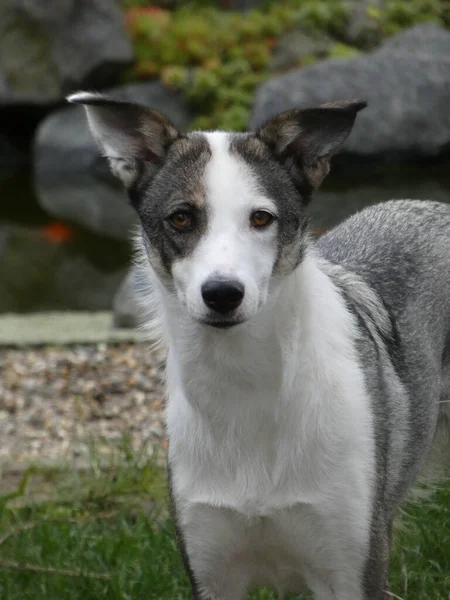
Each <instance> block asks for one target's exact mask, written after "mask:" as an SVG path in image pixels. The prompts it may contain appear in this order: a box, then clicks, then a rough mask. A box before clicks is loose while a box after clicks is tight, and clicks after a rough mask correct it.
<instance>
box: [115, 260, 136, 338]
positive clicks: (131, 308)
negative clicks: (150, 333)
mask: <svg viewBox="0 0 450 600" xmlns="http://www.w3.org/2000/svg"><path fill="white" fill-rule="evenodd" d="M136 277H137V275H136V271H135V270H134V269H133V268H132V269H130V271H129V272H128V274H127V276H126V277H125V279H124V280H123V281H122V283H121V285H120V287H119V289H118V290H117V293H116V295H115V296H114V301H113V327H118V328H125V329H137V328H138V327H139V326H140V325H142V308H141V306H140V304H139V302H138V300H137V296H138V292H137V290H136Z"/></svg>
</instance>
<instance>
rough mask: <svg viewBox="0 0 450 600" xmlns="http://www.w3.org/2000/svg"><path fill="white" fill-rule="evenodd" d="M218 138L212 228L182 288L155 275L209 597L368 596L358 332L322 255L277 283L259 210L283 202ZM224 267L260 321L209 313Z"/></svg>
mask: <svg viewBox="0 0 450 600" xmlns="http://www.w3.org/2000/svg"><path fill="white" fill-rule="evenodd" d="M209 140H210V144H211V147H212V149H213V155H212V159H211V162H210V165H209V167H208V168H207V171H206V181H207V188H208V196H207V202H208V203H209V208H210V213H211V217H210V218H211V222H210V225H209V230H208V232H207V234H206V235H205V238H204V239H203V240H202V241H201V242H200V245H199V247H198V249H197V250H196V251H195V252H194V253H193V254H192V255H191V256H189V257H188V258H187V259H184V260H183V261H182V264H181V263H180V264H179V265H177V266H176V267H175V268H174V274H175V282H176V288H177V295H174V294H173V293H172V292H170V291H168V290H167V289H166V288H164V286H161V285H160V284H159V282H158V281H157V279H155V281H154V282H153V286H154V290H153V294H154V297H155V300H156V302H157V304H158V307H159V311H160V312H159V318H160V320H161V322H162V324H163V329H164V336H165V340H166V343H167V345H168V349H169V352H168V361H167V386H168V405H167V429H168V434H169V440H170V446H169V448H170V450H169V461H170V465H171V470H172V477H173V480H172V483H173V492H174V496H175V499H176V504H177V512H178V517H179V520H180V525H181V530H182V532H183V536H184V538H185V542H186V547H187V552H188V555H189V560H190V562H191V565H192V567H193V570H194V572H195V574H196V576H197V577H198V579H199V581H200V584H201V590H202V592H203V593H204V594H205V598H208V600H209V599H211V598H213V599H214V600H240V599H243V598H245V597H246V594H247V591H248V589H249V588H250V587H252V586H256V585H268V586H271V587H273V588H275V589H277V590H278V591H279V592H280V593H283V592H284V591H287V590H289V591H294V592H297V591H302V590H303V589H304V588H305V586H307V587H309V588H310V589H311V590H312V591H313V592H314V593H315V597H316V599H317V600H360V599H362V597H363V596H362V589H361V581H362V570H363V566H364V563H365V561H366V559H367V552H368V547H369V527H370V512H371V502H372V494H373V480H374V440H373V433H372V432H373V427H372V417H371V410H370V405H369V398H368V395H367V392H366V389H365V384H364V380H363V374H362V371H361V369H360V367H359V365H358V362H357V355H356V350H355V338H356V336H357V328H356V326H355V323H354V321H353V317H352V315H351V314H350V313H349V311H348V310H347V308H346V307H345V304H344V302H343V300H342V298H341V296H340V294H339V292H338V291H337V289H336V288H335V287H334V285H333V283H332V281H331V279H330V278H329V277H328V275H326V274H325V272H324V270H323V269H322V268H321V265H320V262H319V261H318V260H317V259H316V257H315V256H314V254H313V253H312V252H309V253H308V254H307V255H306V257H305V258H304V260H303V262H302V264H301V265H300V267H299V268H297V269H296V271H294V272H293V273H292V274H291V275H289V276H286V277H283V278H281V279H280V280H279V281H277V282H275V283H274V282H270V271H271V269H272V267H273V262H274V260H275V257H276V251H275V241H276V236H275V235H274V231H275V230H274V231H273V232H272V233H271V232H269V231H267V232H265V233H263V232H256V231H252V230H249V229H248V217H249V214H250V212H251V210H256V209H258V208H266V209H268V210H270V211H275V210H276V207H274V206H272V205H271V203H270V201H269V200H268V199H267V198H265V197H264V196H263V195H261V193H260V192H259V191H258V190H257V188H256V187H255V182H254V180H253V179H252V176H251V173H249V172H248V171H247V172H246V171H245V166H244V165H242V164H240V163H239V162H237V161H236V160H235V159H232V158H231V157H230V156H229V155H228V153H227V152H226V151H225V150H224V146H223V141H224V138H221V137H220V136H219V135H216V134H209ZM260 234H262V235H261V237H258V236H259V235H260ZM146 269H147V271H148V265H147V266H146ZM218 272H219V273H221V274H223V275H227V276H230V277H233V278H239V279H241V280H242V281H243V282H244V283H245V286H246V294H247V293H248V294H249V295H250V299H247V304H246V305H245V307H244V308H243V311H244V313H245V315H246V318H249V320H248V321H247V322H245V323H244V324H242V325H239V326H237V327H235V328H233V329H230V330H225V331H224V330H216V329H213V328H209V327H206V326H204V325H201V324H199V323H198V322H197V320H196V318H198V316H199V315H201V312H202V310H203V307H202V303H201V297H200V292H199V287H200V286H201V283H202V282H203V281H204V280H205V278H207V277H208V276H209V275H211V274H212V273H218ZM269 282H270V285H269ZM244 303H245V301H244ZM186 306H187V307H188V310H187V311H186ZM258 308H259V310H258V311H257V312H256V310H257V309H258ZM255 313H256V314H255ZM250 317H251V318H250Z"/></svg>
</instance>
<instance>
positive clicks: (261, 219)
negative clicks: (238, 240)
mask: <svg viewBox="0 0 450 600" xmlns="http://www.w3.org/2000/svg"><path fill="white" fill-rule="evenodd" d="M273 220H274V216H273V215H271V214H270V213H269V212H266V211H265V210H256V211H255V212H254V213H252V215H251V217H250V223H251V225H252V227H267V225H270V224H271V223H272V221H273Z"/></svg>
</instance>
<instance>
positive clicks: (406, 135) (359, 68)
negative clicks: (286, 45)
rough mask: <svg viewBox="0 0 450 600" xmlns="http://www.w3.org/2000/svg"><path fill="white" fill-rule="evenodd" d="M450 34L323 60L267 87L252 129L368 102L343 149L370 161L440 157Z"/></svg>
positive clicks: (423, 31) (404, 36) (429, 34)
mask: <svg viewBox="0 0 450 600" xmlns="http://www.w3.org/2000/svg"><path fill="white" fill-rule="evenodd" d="M449 57H450V33H449V32H448V31H446V30H445V29H442V28H440V27H438V26H437V25H435V24H432V23H426V24H422V25H418V26H416V27H414V28H412V29H410V30H407V31H404V32H402V33H399V34H398V35H396V36H393V37H392V38H389V39H387V40H386V41H385V42H384V43H383V44H382V45H381V46H380V47H379V48H378V49H376V50H374V51H373V52H371V53H369V54H367V55H363V56H361V57H358V58H352V59H333V60H325V61H323V62H320V63H317V64H315V65H312V66H309V67H306V68H304V69H296V70H294V71H291V72H289V73H287V74H284V75H280V76H278V77H274V78H272V79H270V80H269V81H267V82H265V83H263V84H262V85H261V86H260V88H259V89H258V91H257V94H256V99H255V103H254V107H253V115H252V118H251V123H250V125H251V127H252V128H254V127H256V126H258V125H259V124H260V123H261V122H262V121H264V120H266V119H268V118H269V117H271V116H273V115H275V114H276V113H278V112H282V111H284V110H288V109H290V108H293V107H298V108H306V107H310V106H317V105H319V104H321V103H324V102H329V101H332V100H344V99H352V98H362V99H365V100H367V101H368V103H369V107H368V108H367V109H366V110H364V111H362V112H361V113H360V114H359V115H358V118H357V120H356V123H355V127H354V129H353V132H352V134H351V135H350V137H349V138H348V140H347V142H346V144H345V147H344V150H345V151H346V152H347V153H350V154H353V155H358V156H361V157H365V158H379V157H390V158H392V157H402V158H411V157H434V156H437V155H439V154H441V153H444V152H446V151H447V150H448V149H449V147H450V110H449V108H448V107H449V105H450V59H449Z"/></svg>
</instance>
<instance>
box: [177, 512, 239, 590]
mask: <svg viewBox="0 0 450 600" xmlns="http://www.w3.org/2000/svg"><path fill="white" fill-rule="evenodd" d="M173 508H175V507H174V505H173ZM172 514H173V516H174V518H175V523H176V529H177V539H178V546H179V549H180V551H181V553H182V555H183V559H184V564H185V567H186V570H187V572H188V575H189V578H190V582H191V586H192V594H193V596H192V598H193V600H244V599H245V598H246V597H247V593H248V587H249V584H250V574H249V565H248V563H247V561H246V553H245V549H244V545H243V544H244V542H243V540H245V534H244V535H243V534H242V532H243V529H245V526H244V523H241V519H239V517H236V516H235V515H233V511H231V510H228V509H220V508H213V507H211V506H208V505H204V504H197V505H190V506H186V505H183V503H182V502H180V503H179V510H173V513H172ZM243 521H245V519H244V520H243Z"/></svg>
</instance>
